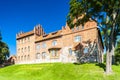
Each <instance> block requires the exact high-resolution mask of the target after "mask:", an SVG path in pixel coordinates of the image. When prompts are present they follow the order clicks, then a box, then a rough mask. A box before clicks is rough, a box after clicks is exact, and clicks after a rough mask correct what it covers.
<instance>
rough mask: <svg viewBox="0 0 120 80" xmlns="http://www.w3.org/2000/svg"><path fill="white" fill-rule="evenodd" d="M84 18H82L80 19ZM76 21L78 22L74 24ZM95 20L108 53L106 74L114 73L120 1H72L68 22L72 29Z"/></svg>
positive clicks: (118, 33)
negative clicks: (113, 64) (112, 65)
mask: <svg viewBox="0 0 120 80" xmlns="http://www.w3.org/2000/svg"><path fill="white" fill-rule="evenodd" d="M80 16H83V17H82V18H79V17H80ZM74 19H76V22H74ZM89 20H93V21H95V22H96V23H97V25H98V28H99V29H100V30H101V32H102V39H103V41H104V47H105V49H106V52H107V60H106V72H107V73H110V72H112V68H111V62H112V56H114V48H115V45H116V41H117V37H118V36H119V35H120V0H70V12H69V14H68V16H67V22H68V24H69V26H70V27H71V28H72V27H74V26H78V25H80V24H83V25H84V23H86V22H87V21H89Z"/></svg>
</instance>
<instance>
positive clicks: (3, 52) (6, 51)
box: [0, 32, 10, 64]
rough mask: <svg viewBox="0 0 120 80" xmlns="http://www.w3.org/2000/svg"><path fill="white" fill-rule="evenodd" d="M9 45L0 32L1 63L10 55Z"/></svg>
mask: <svg viewBox="0 0 120 80" xmlns="http://www.w3.org/2000/svg"><path fill="white" fill-rule="evenodd" d="M9 53H10V52H9V47H8V45H7V44H6V43H5V42H3V41H2V36H1V32H0V64H2V63H3V62H4V61H5V60H6V59H7V57H9Z"/></svg>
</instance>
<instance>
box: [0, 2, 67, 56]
mask: <svg viewBox="0 0 120 80" xmlns="http://www.w3.org/2000/svg"><path fill="white" fill-rule="evenodd" d="M68 12H69V0H0V30H1V34H2V38H3V39H2V40H3V42H6V43H7V44H8V46H9V48H10V54H11V55H15V54H16V34H17V33H18V32H20V31H23V32H27V31H31V30H33V28H34V26H36V25H37V24H41V25H42V27H43V28H44V31H45V32H46V33H50V32H54V31H56V30H60V29H61V28H62V26H65V23H66V16H67V14H68Z"/></svg>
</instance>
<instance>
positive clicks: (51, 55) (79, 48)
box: [16, 21, 103, 64]
mask: <svg viewBox="0 0 120 80" xmlns="http://www.w3.org/2000/svg"><path fill="white" fill-rule="evenodd" d="M16 44H17V48H16V49H17V60H16V64H31V63H49V62H77V61H83V62H102V61H103V58H102V57H103V54H102V52H103V45H102V40H101V36H100V31H99V29H98V28H97V24H96V23H95V22H94V21H89V22H87V23H86V24H85V25H84V26H82V25H80V26H77V27H74V28H72V29H70V28H69V26H68V25H67V24H66V25H65V27H62V29H61V30H58V31H55V32H52V33H49V34H46V33H45V32H44V30H43V28H42V26H41V25H37V26H36V27H34V29H33V30H32V31H30V32H26V33H24V32H20V33H18V34H17V35H16Z"/></svg>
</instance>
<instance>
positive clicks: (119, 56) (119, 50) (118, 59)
mask: <svg viewBox="0 0 120 80" xmlns="http://www.w3.org/2000/svg"><path fill="white" fill-rule="evenodd" d="M115 63H116V64H117V65H118V64H120V41H118V43H117V47H116V49H115Z"/></svg>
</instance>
